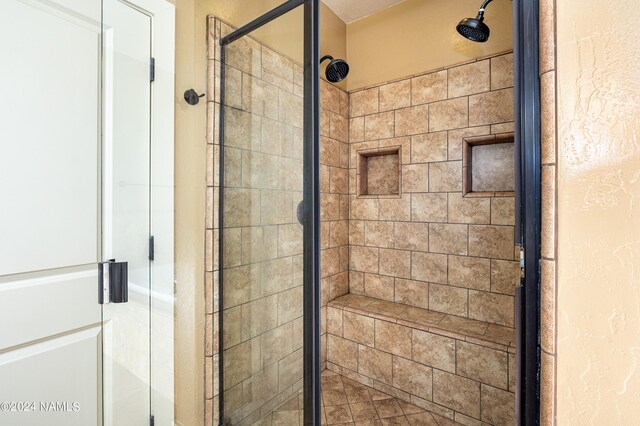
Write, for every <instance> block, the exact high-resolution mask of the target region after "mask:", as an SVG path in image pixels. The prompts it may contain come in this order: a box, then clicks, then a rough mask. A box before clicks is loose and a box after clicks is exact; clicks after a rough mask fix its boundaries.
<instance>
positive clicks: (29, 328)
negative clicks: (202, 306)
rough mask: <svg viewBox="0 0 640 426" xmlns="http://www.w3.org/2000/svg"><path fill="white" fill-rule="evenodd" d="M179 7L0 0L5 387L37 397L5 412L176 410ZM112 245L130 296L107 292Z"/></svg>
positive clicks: (111, 0)
mask: <svg viewBox="0 0 640 426" xmlns="http://www.w3.org/2000/svg"><path fill="white" fill-rule="evenodd" d="M134 3H135V4H136V6H134V5H133V4H134ZM152 19H153V20H155V21H153V22H154V24H153V26H152ZM173 19H174V11H173V6H172V5H171V4H170V3H168V2H165V1H163V0H133V1H131V2H129V1H125V0H122V1H121V0H0V52H2V55H3V56H2V67H0V94H2V97H3V102H2V103H0V200H2V201H1V203H0V204H1V207H0V402H3V401H8V402H11V401H14V402H15V403H16V404H18V403H25V402H29V403H33V404H34V405H33V406H30V407H25V406H22V407H18V406H16V409H18V408H22V410H21V411H6V410H2V409H0V426H4V425H11V426H14V425H18V426H21V425H25V426H27V425H28V426H31V425H34V426H35V425H38V426H39V425H47V426H63V425H64V426H68V425H81V426H91V425H96V426H105V425H109V426H110V425H114V426H128V425H131V426H138V425H146V424H149V421H150V417H149V416H150V411H151V407H155V410H156V415H155V422H156V424H162V425H165V424H166V425H169V424H172V419H173V386H172V384H173V382H172V379H173V371H172V368H173V352H172V351H173V334H172V333H173V322H172V321H173V307H172V303H173V251H172V249H173V227H172V225H173V178H172V176H173V175H172V168H173V157H172V154H173V136H172V135H173V122H172V119H173V109H172V108H173V64H174V62H173V52H170V51H166V49H167V47H168V46H173V36H174V33H173ZM103 20H104V21H103ZM156 22H157V23H158V24H157V25H156ZM154 28H155V31H156V32H157V31H160V30H158V28H160V29H162V31H163V33H162V34H161V35H157V34H156V35H154V34H153V32H154ZM167 29H170V30H171V31H168V30H167ZM168 38H170V39H171V40H170V41H169V40H168ZM152 39H153V40H154V45H156V46H162V53H161V54H160V57H161V61H160V63H161V64H163V66H164V67H166V68H167V69H160V70H159V72H158V74H157V76H158V77H157V78H158V79H159V84H160V85H159V86H157V87H159V88H160V89H154V95H153V96H152V94H151V83H150V81H149V65H150V63H149V61H150V57H151V52H152ZM152 110H153V111H154V113H153V116H152ZM156 116H157V117H156ZM154 120H156V121H157V120H160V121H163V123H166V124H164V125H160V124H158V123H156V121H154ZM152 127H153V128H154V132H155V133H157V135H156V136H155V137H154V149H155V150H156V151H155V152H153V153H152V151H151V146H152V145H151V134H152V132H151V128H152ZM152 161H154V169H155V170H154V173H153V179H154V186H155V188H154V192H153V194H152V192H151V190H152V189H151V188H152V186H151V185H152V169H151V162H152ZM156 170H163V171H164V172H159V171H156ZM152 203H153V206H154V208H153V211H154V214H156V215H157V217H156V218H154V223H153V226H152V223H151V216H152V210H151V205H152ZM166 203H169V204H166ZM151 229H154V230H155V231H156V232H157V235H161V238H160V239H159V243H160V244H159V247H158V250H157V252H156V253H157V258H158V264H157V265H156V266H157V269H156V270H153V271H152V269H151V264H152V263H151V261H150V260H149V259H148V242H149V235H150V232H151ZM111 258H115V259H117V260H118V261H126V262H128V264H129V283H128V285H129V301H128V303H122V304H114V303H112V304H106V305H103V306H102V307H101V305H99V304H98V300H97V299H98V281H99V280H98V271H97V270H98V268H97V262H99V261H106V260H108V259H111ZM152 277H153V279H154V280H156V281H158V284H155V283H154V286H153V291H152V286H151V282H152ZM152 300H153V304H154V309H155V311H154V315H155V316H154V317H153V318H152V314H151V306H152ZM152 321H153V322H155V323H156V324H157V326H154V334H153V335H152V334H151V325H152ZM151 342H154V344H155V346H154V348H155V349H156V350H157V354H155V357H154V362H155V363H156V366H155V368H154V367H153V366H152V363H151ZM152 371H153V373H152ZM154 380H155V383H154ZM152 389H153V390H152ZM152 392H153V395H154V397H153V398H154V401H152V396H151V395H152ZM52 404H53V405H52ZM24 408H28V409H32V410H34V411H30V412H25V411H24ZM52 410H55V411H52ZM61 410H62V411H61Z"/></svg>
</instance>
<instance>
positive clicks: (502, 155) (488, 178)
mask: <svg viewBox="0 0 640 426" xmlns="http://www.w3.org/2000/svg"><path fill="white" fill-rule="evenodd" d="M513 140H514V138H513V133H503V134H498V135H489V136H477V137H471V138H466V139H464V146H463V150H462V173H463V181H462V186H463V193H464V195H465V196H473V195H476V196H483V197H486V196H494V195H498V196H499V195H505V196H506V195H513V193H514V188H515V160H514V145H513Z"/></svg>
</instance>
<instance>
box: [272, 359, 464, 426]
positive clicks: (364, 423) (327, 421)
mask: <svg viewBox="0 0 640 426" xmlns="http://www.w3.org/2000/svg"><path fill="white" fill-rule="evenodd" d="M301 409H302V398H301V397H300V396H299V395H296V396H294V397H292V398H291V399H289V400H288V401H287V402H285V403H284V404H282V405H281V406H280V407H278V408H276V409H275V410H274V412H273V414H272V415H271V425H272V426H276V425H278V426H293V425H298V424H301V423H300V419H301V411H300V410H301ZM262 424H265V423H262ZM322 424H323V425H354V426H403V425H406V426H448V425H459V424H460V423H456V422H454V421H453V420H450V419H447V418H445V417H441V416H438V415H436V414H433V413H430V412H428V411H426V410H423V409H422V408H419V407H416V406H415V405H411V404H409V403H407V402H404V401H401V400H399V399H397V398H394V397H392V396H389V395H387V394H385V393H382V392H380V391H377V390H375V389H373V388H370V387H368V386H365V385H363V384H360V383H358V382H355V381H353V380H350V379H348V378H346V377H342V376H341V375H339V374H337V373H334V372H332V371H329V370H325V371H324V372H323V373H322Z"/></svg>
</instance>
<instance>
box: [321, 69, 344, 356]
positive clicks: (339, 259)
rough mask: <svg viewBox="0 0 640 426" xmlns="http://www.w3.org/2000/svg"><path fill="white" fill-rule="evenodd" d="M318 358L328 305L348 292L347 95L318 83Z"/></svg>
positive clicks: (323, 344)
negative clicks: (319, 339)
mask: <svg viewBox="0 0 640 426" xmlns="http://www.w3.org/2000/svg"><path fill="white" fill-rule="evenodd" d="M320 108H321V110H320V247H321V253H320V262H321V264H320V276H321V284H320V286H321V287H320V288H321V301H320V304H321V307H322V308H321V343H322V349H321V355H322V363H323V366H324V364H325V362H326V354H327V350H326V347H327V346H326V313H327V308H326V306H327V303H328V302H330V301H331V300H334V299H335V298H337V297H339V296H342V295H343V294H346V293H348V292H349V95H348V94H347V92H345V91H343V90H341V89H339V88H337V87H336V86H334V85H332V84H330V83H328V82H326V81H324V80H320Z"/></svg>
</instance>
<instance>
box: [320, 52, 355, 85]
mask: <svg viewBox="0 0 640 426" xmlns="http://www.w3.org/2000/svg"><path fill="white" fill-rule="evenodd" d="M327 59H329V60H330V61H331V62H329V65H327V68H326V69H325V75H326V76H327V80H329V81H330V82H331V83H339V82H341V81H342V80H344V79H345V78H346V77H347V75H348V74H349V64H348V63H347V62H346V61H345V60H344V59H333V56H329V55H326V56H323V57H322V58H320V63H322V62H324V61H326V60H327Z"/></svg>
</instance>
